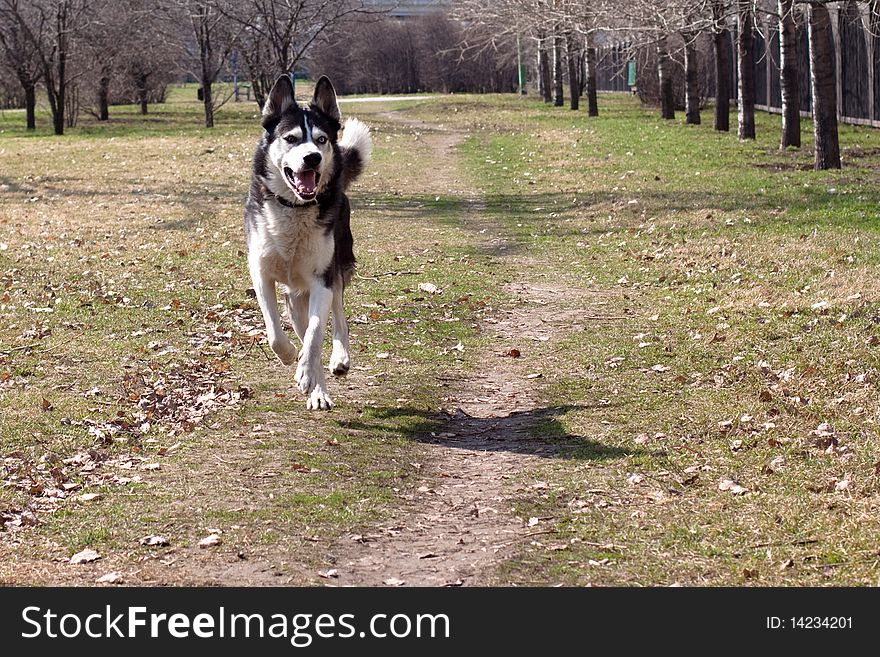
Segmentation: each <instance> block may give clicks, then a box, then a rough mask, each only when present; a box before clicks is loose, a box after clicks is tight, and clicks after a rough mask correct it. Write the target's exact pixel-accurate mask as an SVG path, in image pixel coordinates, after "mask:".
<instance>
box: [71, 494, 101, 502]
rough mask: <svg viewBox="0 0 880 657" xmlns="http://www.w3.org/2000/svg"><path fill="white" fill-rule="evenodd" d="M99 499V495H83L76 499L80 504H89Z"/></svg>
mask: <svg viewBox="0 0 880 657" xmlns="http://www.w3.org/2000/svg"><path fill="white" fill-rule="evenodd" d="M99 497H101V494H100V493H83V494H82V495H80V496H79V498H77V499H79V501H80V502H91V501H92V500H96V499H98V498H99Z"/></svg>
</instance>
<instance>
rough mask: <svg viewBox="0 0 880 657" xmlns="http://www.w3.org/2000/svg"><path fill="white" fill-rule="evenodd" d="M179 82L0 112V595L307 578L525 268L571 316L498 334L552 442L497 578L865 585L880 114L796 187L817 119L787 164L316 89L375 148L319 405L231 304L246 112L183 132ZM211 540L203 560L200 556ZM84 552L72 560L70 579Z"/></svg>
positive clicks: (720, 140) (553, 122) (463, 374)
mask: <svg viewBox="0 0 880 657" xmlns="http://www.w3.org/2000/svg"><path fill="white" fill-rule="evenodd" d="M191 95H193V94H192V89H191V88H183V89H175V90H173V92H172V94H171V95H170V97H169V102H168V103H166V104H165V105H163V106H157V107H155V108H154V111H153V115H152V116H151V117H150V118H149V119H147V121H144V119H143V118H142V117H139V116H138V115H136V114H135V111H134V108H113V111H112V112H111V115H112V116H114V119H113V122H112V123H111V125H110V126H109V127H108V126H98V125H97V123H96V122H94V121H91V120H89V119H87V118H85V117H84V118H83V120H82V121H81V124H80V126H79V127H77V128H75V129H74V130H72V131H71V133H70V134H69V135H68V136H65V137H63V138H56V137H52V136H47V135H45V134H44V135H42V136H41V137H40V138H39V139H36V138H35V137H34V136H27V135H24V131H23V130H21V129H20V127H16V124H15V121H14V113H11V112H7V113H3V115H2V116H0V131H2V132H0V276H2V278H0V281H2V286H0V417H2V423H0V449H2V452H0V456H2V457H3V458H4V467H5V472H6V474H5V476H4V479H5V481H6V482H7V484H6V485H5V486H4V487H2V488H0V513H3V514H5V515H6V516H7V517H9V518H15V519H18V520H19V521H21V522H23V523H24V524H28V523H29V522H32V520H30V519H31V518H33V519H35V521H36V526H35V527H32V528H27V529H15V530H12V531H9V532H8V533H7V534H6V535H4V536H3V537H2V540H0V564H3V565H0V581H4V582H15V583H51V582H85V583H88V582H89V581H93V579H92V580H88V579H85V578H86V577H92V578H95V577H96V576H99V575H101V574H102V573H104V572H106V571H109V570H112V569H114V568H119V569H122V568H123V567H128V566H130V565H131V563H133V562H136V563H138V565H139V568H140V570H139V573H140V574H139V576H138V577H139V580H138V581H139V582H142V583H153V582H156V583H159V582H161V583H172V584H173V583H214V582H218V581H219V582H222V581H224V579H223V578H224V576H225V574H227V573H234V574H235V575H236V576H237V577H238V579H237V580H236V581H239V582H245V583H248V582H249V583H255V584H265V583H273V582H274V583H287V582H291V583H316V582H319V581H320V580H319V579H318V578H317V576H316V573H317V571H318V569H319V568H326V567H327V566H328V565H330V564H326V563H324V562H323V561H322V560H323V558H324V555H325V554H326V546H327V545H328V544H329V543H332V542H333V541H335V540H337V539H338V537H340V536H343V535H344V534H346V533H347V532H354V531H358V530H359V528H362V527H366V526H370V525H373V524H375V523H376V522H377V521H379V520H380V519H382V518H385V517H388V516H389V515H391V514H393V513H394V511H395V509H396V508H397V507H398V506H399V505H400V503H401V502H400V500H401V492H402V491H403V492H405V491H406V490H407V488H408V487H412V486H414V485H417V482H418V472H419V470H420V468H421V464H422V463H423V457H424V456H425V454H424V452H423V448H422V446H421V444H420V443H419V439H420V438H424V437H425V436H426V435H427V434H428V433H429V432H430V431H431V430H433V428H435V427H436V426H439V422H440V420H439V418H440V415H439V413H438V412H439V410H440V409H441V408H443V407H444V405H445V404H444V398H445V396H446V395H447V394H448V392H449V391H452V390H454V389H455V387H456V381H459V380H463V379H465V378H467V376H468V375H469V373H472V372H474V371H475V370H476V369H477V368H478V367H480V366H481V359H482V354H485V353H487V352H488V351H489V350H490V349H491V344H490V341H489V339H488V338H487V337H486V336H485V335H484V334H483V332H482V327H483V320H484V319H490V318H491V316H492V314H493V313H494V312H495V311H498V310H501V309H504V308H506V307H508V306H510V305H512V303H513V302H512V300H511V299H510V298H509V293H508V292H506V290H507V289H509V288H508V287H507V284H508V283H510V282H511V281H526V282H528V283H531V284H534V285H536V286H540V285H542V284H552V285H555V286H557V287H559V288H564V290H565V293H564V294H561V295H560V296H559V299H558V301H557V302H556V303H555V304H552V305H551V306H550V307H548V308H547V313H548V320H549V321H552V316H554V315H562V316H564V317H566V318H569V317H571V318H573V319H572V320H571V327H570V329H569V330H567V331H564V333H565V335H563V336H562V337H560V338H558V339H554V340H551V341H548V342H540V341H537V342H529V343H528V344H524V345H523V346H522V347H521V351H522V359H523V361H524V362H525V363H526V365H527V366H529V367H531V368H532V369H534V370H535V371H536V372H538V373H540V374H541V375H542V377H541V378H540V379H536V380H535V385H536V386H540V393H541V395H542V396H543V398H544V400H545V404H544V405H545V408H544V409H542V413H541V414H540V417H542V418H543V420H541V421H540V422H538V423H536V424H535V425H534V426H533V428H532V433H533V435H534V438H535V440H536V443H550V444H554V443H555V444H558V445H560V446H561V448H560V453H559V455H558V457H557V458H554V459H545V460H544V462H543V465H541V466H540V467H534V468H529V469H528V470H526V471H523V472H520V473H518V474H516V475H515V476H514V477H513V479H514V481H512V485H514V486H516V487H517V489H518V490H521V491H524V492H522V493H520V494H519V496H518V498H517V500H516V505H515V506H516V508H515V513H516V514H517V515H518V516H521V517H522V518H523V522H524V523H526V522H528V524H530V525H532V526H533V530H532V531H531V534H530V537H529V540H528V541H526V542H525V543H524V544H523V545H522V546H521V547H520V548H519V549H518V550H517V551H516V553H515V555H514V557H513V558H512V559H508V560H506V561H504V562H502V563H499V564H498V566H497V568H496V571H495V572H494V573H493V574H492V580H493V581H495V582H496V583H499V584H536V585H546V584H557V583H563V584H597V585H602V584H610V585H667V584H675V583H679V584H685V585H702V584H711V585H741V584H758V585H765V584H771V585H774V584H775V585H807V584H810V585H823V584H833V585H841V584H876V583H877V582H878V572H877V565H876V562H877V559H878V556H877V547H876V536H877V535H878V529H880V527H878V488H877V468H878V466H877V463H878V461H880V449H878V447H877V431H876V420H877V410H878V403H877V402H878V397H877V388H876V385H877V377H878V369H877V365H878V363H877V353H878V349H880V335H878V333H880V328H878V323H880V320H878V316H880V312H878V289H877V288H878V286H877V283H876V282H875V277H874V276H872V275H871V274H872V273H873V272H874V270H875V268H876V266H877V264H878V257H880V249H878V248H877V246H876V244H877V240H876V237H877V230H878V221H877V208H878V201H880V198H878V192H877V190H878V184H877V183H878V163H880V159H878V156H877V154H878V153H880V135H878V134H877V133H876V132H875V131H873V130H871V129H868V128H854V127H846V126H844V127H842V128H841V137H842V144H843V154H844V169H843V170H842V171H839V172H822V173H817V172H813V171H811V170H810V154H809V152H808V151H809V142H810V139H809V134H808V130H809V127H810V126H809V124H808V123H807V122H805V123H804V130H805V144H806V145H807V146H806V147H805V148H804V149H803V150H802V151H801V152H781V151H779V150H778V148H777V147H776V140H777V135H778V133H779V119H778V117H772V116H767V115H763V114H762V115H759V121H758V134H759V139H758V141H757V142H754V143H745V144H743V143H740V142H738V141H737V140H736V137H735V135H729V134H728V135H721V134H716V133H714V132H713V131H712V129H711V125H703V126H699V127H694V126H685V125H684V124H683V121H682V120H676V121H672V122H663V121H660V120H659V119H658V118H657V116H656V112H654V111H652V110H650V109H643V108H640V107H639V106H638V103H637V101H636V100H635V99H633V98H631V97H628V96H623V95H611V94H607V95H602V96H601V98H600V109H601V112H602V115H601V116H600V117H599V118H597V119H588V118H587V117H586V116H585V115H584V113H583V112H580V113H577V114H575V113H572V112H570V111H569V110H567V109H565V108H552V107H548V106H545V105H543V104H541V103H538V102H536V101H534V100H533V99H531V98H526V99H522V98H519V97H515V96H467V95H466V96H447V97H434V98H432V99H431V100H427V101H418V102H414V103H409V104H404V103H393V102H391V103H363V104H360V105H349V104H346V105H343V112H346V113H348V112H354V113H356V114H357V115H359V116H361V117H363V118H365V119H366V120H367V121H368V122H369V123H370V124H371V126H372V127H373V129H374V132H375V135H374V139H375V143H376V147H377V148H376V155H375V158H374V163H373V164H372V165H371V168H370V170H369V174H368V175H367V176H366V177H365V179H364V180H363V181H362V182H360V183H359V184H358V186H357V188H356V189H355V191H354V193H353V195H352V196H353V204H354V206H355V212H356V213H357V214H356V217H357V218H356V220H355V226H356V228H355V233H356V234H355V239H356V243H357V244H358V245H359V248H358V254H359V273H360V275H361V276H362V277H363V278H359V279H356V280H355V282H354V284H353V286H352V289H351V291H350V294H349V296H348V307H349V312H350V316H351V317H352V318H354V323H353V324H352V343H353V360H354V365H355V369H354V371H353V372H352V373H351V374H350V376H349V379H348V380H346V381H344V382H331V394H333V395H334V400H335V401H336V402H337V408H336V409H335V410H334V411H333V412H332V413H330V414H329V415H328V414H313V413H307V412H306V410H305V408H304V401H303V399H302V398H301V396H300V395H299V394H298V393H296V392H295V391H294V388H293V385H292V381H291V378H292V377H291V372H290V371H289V370H288V369H286V368H284V367H282V366H281V365H280V364H279V363H277V362H275V361H273V360H272V359H271V358H269V357H268V356H267V355H266V353H265V352H266V348H265V346H263V344H262V341H261V337H262V336H261V331H262V327H261V323H260V318H259V313H258V311H257V308H256V304H255V302H254V300H253V299H251V298H250V297H249V296H248V294H247V289H248V288H249V287H250V282H249V280H248V277H247V272H246V268H245V263H244V257H243V254H242V249H243V238H242V235H241V199H242V196H243V193H244V191H245V189H246V185H247V182H248V166H249V158H250V153H251V150H252V147H253V142H254V140H255V138H256V135H257V132H258V131H257V129H256V119H255V115H256V112H255V106H254V105H251V104H247V103H241V104H237V105H234V104H230V105H227V106H226V107H225V108H224V110H223V112H222V113H221V114H220V115H219V116H218V126H217V128H215V129H214V131H205V130H203V129H201V128H199V127H198V120H199V110H200V108H199V106H198V104H197V103H195V102H194V101H193V99H192V98H191ZM389 110H401V111H400V112H399V114H400V115H402V116H404V117H406V116H411V117H413V118H415V119H420V120H421V122H422V123H421V124H420V126H421V127H419V128H417V129H406V128H405V127H404V126H402V125H401V123H400V122H396V121H391V120H390V119H389V117H388V116H387V114H386V113H387V112H388V111H389ZM710 118H711V117H710V116H709V115H708V114H704V119H710ZM45 123H46V122H45V119H43V124H44V125H45ZM428 123H430V124H442V125H443V126H444V127H445V128H446V129H450V130H454V131H457V132H460V133H461V135H462V136H463V139H464V141H463V143H462V144H461V146H460V147H459V148H458V153H459V157H460V159H461V162H462V164H463V168H462V170H461V188H460V189H451V188H447V186H446V185H444V186H443V188H442V189H438V188H437V187H438V186H437V184H436V181H435V180H434V179H433V171H432V166H431V165H432V163H431V161H430V160H429V159H427V158H426V157H425V156H427V155H428V151H427V150H426V147H425V145H424V143H423V141H422V139H421V134H420V133H421V132H423V131H424V130H425V128H424V125H426V124H428ZM103 137H111V138H103ZM475 193H478V194H479V196H480V203H479V204H474V203H472V202H470V200H469V197H471V196H473V195H474V194H475ZM487 226H491V229H492V230H493V231H496V232H497V234H498V235H500V236H503V237H504V238H505V239H507V240H510V241H511V242H513V243H514V244H515V246H516V256H517V259H516V260H515V261H514V260H510V259H509V258H506V257H505V255H504V254H499V253H496V252H493V251H492V250H490V249H486V248H484V244H485V243H484V241H482V238H481V237H479V235H480V234H481V233H480V231H485V230H486V228H487ZM524 261H527V262H528V263H529V264H528V267H523V266H522V262H524ZM407 272H414V273H407ZM423 282H429V283H433V284H435V285H436V286H438V287H439V288H440V289H442V290H443V292H442V294H438V295H431V294H428V293H425V292H422V291H419V289H418V284H419V283H423ZM170 391H174V392H173V393H172V392H170ZM169 396H171V397H173V401H175V404H169V403H168V402H167V400H166V397H169ZM147 425H148V426H147ZM156 466H158V468H157V467H156ZM105 475H106V476H105ZM138 477H139V478H140V480H138V479H137V478H138ZM65 484H67V486H68V488H69V490H65V486H64V485H65ZM59 490H61V491H62V492H63V494H64V495H63V497H62V496H59V495H57V494H55V491H59ZM83 493H98V494H100V495H101V497H99V498H97V499H93V500H90V501H85V500H83V499H82V498H81V497H80V496H81V495H82V494H83ZM53 508H57V510H55V511H54V512H51V509H53ZM23 511H24V512H27V513H25V514H24V515H22V512H23ZM31 512H32V513H33V515H29V513H31ZM532 520H534V523H533V522H532ZM213 529H219V530H222V538H223V543H222V548H221V549H222V550H223V554H224V555H227V556H228V559H227V560H226V561H222V560H221V561H220V562H218V560H217V559H214V558H212V557H211V556H209V552H210V551H206V550H199V549H198V548H197V547H196V543H197V541H198V540H199V539H200V538H202V537H204V536H206V535H207V534H208V533H209V532H210V531H211V530H213ZM150 535H161V536H163V537H164V538H166V539H168V542H169V546H168V547H161V548H156V547H150V546H145V545H142V544H141V543H140V540H141V538H143V537H145V536H150ZM86 547H89V548H93V549H95V550H97V551H98V552H100V553H101V554H102V557H103V558H102V560H101V561H99V562H96V564H97V565H96V564H92V566H90V567H87V568H86V569H85V570H83V569H71V567H70V566H69V565H68V564H66V563H64V560H65V559H66V558H68V557H70V556H71V554H73V553H74V552H76V551H79V550H81V549H83V548H86ZM267 560H268V561H271V566H270V567H268V568H267V567H264V566H261V568H260V569H256V568H253V570H252V572H251V571H248V570H247V568H248V564H253V563H255V562H258V561H260V562H261V563H265V562H266V561H267ZM248 577H250V579H248Z"/></svg>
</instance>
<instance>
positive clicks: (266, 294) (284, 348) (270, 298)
mask: <svg viewBox="0 0 880 657" xmlns="http://www.w3.org/2000/svg"><path fill="white" fill-rule="evenodd" d="M251 279H252V281H253V283H254V291H255V292H256V293H257V301H258V302H259V304H260V310H261V311H262V313H263V321H264V322H265V323H266V337H267V338H268V340H269V346H270V347H271V348H272V351H273V352H275V355H276V356H278V358H279V359H280V360H281V362H282V363H284V364H285V365H293V363H294V362H296V347H294V346H293V343H292V342H291V341H290V339H289V338H288V337H287V334H286V333H284V328H283V327H282V326H281V315H280V314H279V313H278V300H277V298H276V297H275V281H274V280H273V279H272V278H271V277H269V276H266V275H265V274H262V273H261V272H260V271H259V268H257V267H254V268H253V269H252V270H251Z"/></svg>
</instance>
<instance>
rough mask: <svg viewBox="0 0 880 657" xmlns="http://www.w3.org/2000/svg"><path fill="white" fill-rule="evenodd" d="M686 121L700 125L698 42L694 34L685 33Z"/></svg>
mask: <svg viewBox="0 0 880 657" xmlns="http://www.w3.org/2000/svg"><path fill="white" fill-rule="evenodd" d="M684 70H685V95H684V111H685V116H686V118H685V123H689V124H691V125H700V78H699V72H698V68H697V43H696V37H695V36H694V35H692V34H686V35H684Z"/></svg>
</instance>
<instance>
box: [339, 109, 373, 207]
mask: <svg viewBox="0 0 880 657" xmlns="http://www.w3.org/2000/svg"><path fill="white" fill-rule="evenodd" d="M339 150H340V151H341V152H342V189H343V190H346V189H348V187H349V185H351V183H353V182H354V181H355V180H357V178H358V176H360V175H361V173H363V171H364V167H365V166H366V165H367V162H369V161H370V156H371V155H372V154H373V139H372V138H371V137H370V129H369V128H368V127H367V125H366V124H365V123H363V122H362V121H359V120H358V119H346V120H345V125H344V126H343V127H342V139H340V140H339Z"/></svg>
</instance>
